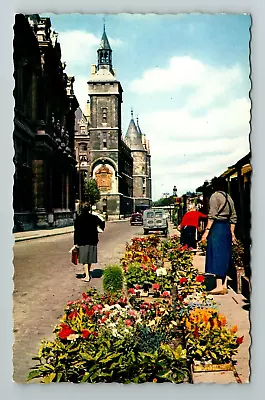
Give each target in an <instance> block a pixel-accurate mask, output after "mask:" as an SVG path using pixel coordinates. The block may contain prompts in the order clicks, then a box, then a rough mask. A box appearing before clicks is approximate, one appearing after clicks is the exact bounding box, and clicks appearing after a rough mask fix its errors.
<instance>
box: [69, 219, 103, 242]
mask: <svg viewBox="0 0 265 400" xmlns="http://www.w3.org/2000/svg"><path fill="white" fill-rule="evenodd" d="M98 227H100V229H101V230H102V231H103V230H104V229H105V221H102V220H101V219H100V218H99V217H98V216H97V215H93V214H90V213H84V214H80V215H78V216H77V217H76V220H75V222H74V228H75V230H74V244H76V245H78V246H86V245H91V246H96V245H97V244H98Z"/></svg>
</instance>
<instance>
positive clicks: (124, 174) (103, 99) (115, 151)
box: [75, 27, 151, 218]
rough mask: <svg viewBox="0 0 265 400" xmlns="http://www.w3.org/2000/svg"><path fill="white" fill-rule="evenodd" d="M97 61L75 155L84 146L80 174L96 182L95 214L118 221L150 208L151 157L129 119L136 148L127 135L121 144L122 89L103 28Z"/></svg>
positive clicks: (76, 136) (80, 116) (76, 135)
mask: <svg viewBox="0 0 265 400" xmlns="http://www.w3.org/2000/svg"><path fill="white" fill-rule="evenodd" d="M97 55H98V63H97V65H92V69H91V77H90V79H89V81H88V94H89V100H88V103H87V106H88V110H86V114H87V116H86V118H87V133H86V135H85V136H86V138H85V136H84V135H83V136H82V135H81V134H80V131H78V129H76V133H75V138H76V149H78V148H79V146H80V143H81V142H83V143H85V142H86V143H87V146H88V150H87V157H88V160H89V161H88V164H87V165H84V166H83V170H84V172H83V174H85V175H86V176H90V177H93V178H94V179H96V181H97V184H98V187H99V189H100V192H101V200H100V202H99V203H98V204H97V207H98V209H100V210H102V211H103V212H106V213H107V214H108V216H109V217H110V218H112V217H115V218H117V217H123V216H128V215H130V214H131V213H132V212H133V211H135V210H137V209H143V208H148V207H149V206H150V205H151V155H150V148H149V142H148V141H147V140H146V137H145V135H142V133H141V130H140V127H139V124H138V122H137V124H138V126H137V127H136V125H135V123H134V121H133V118H132V121H131V123H130V126H129V129H128V131H132V136H133V135H134V136H135V135H137V140H136V141H139V146H138V147H139V148H138V147H137V144H136V143H135V141H134V140H132V141H131V139H130V135H128V134H127V135H126V138H125V139H124V138H123V137H122V131H121V106H122V93H123V89H122V86H121V83H120V82H119V81H118V79H117V78H116V73H115V70H114V69H113V65H112V49H111V47H110V44H109V41H108V38H107V35H106V31H105V27H104V31H103V35H102V39H101V43H100V47H99V49H98V50H97ZM76 117H77V122H76V124H77V125H78V124H79V125H80V124H81V125H82V121H84V118H85V116H84V115H83V116H82V115H81V114H80V112H77V113H76ZM77 125H76V126H77ZM137 143H138V142H137ZM135 145H136V147H135ZM76 154H77V158H76V160H77V171H78V176H80V172H81V175H82V163H81V162H79V156H78V152H76ZM80 154H81V153H80ZM85 170H86V171H85ZM82 176H84V175H82ZM78 179H79V178H78ZM82 179H83V178H80V179H79V183H80V182H82ZM81 196H82V193H81ZM79 197H80V196H79Z"/></svg>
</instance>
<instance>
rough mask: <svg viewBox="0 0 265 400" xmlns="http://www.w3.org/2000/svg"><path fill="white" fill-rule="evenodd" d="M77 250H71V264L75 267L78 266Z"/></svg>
mask: <svg viewBox="0 0 265 400" xmlns="http://www.w3.org/2000/svg"><path fill="white" fill-rule="evenodd" d="M78 253H79V252H78V249H77V248H76V247H75V248H74V249H73V250H72V263H73V264H74V265H77V264H78Z"/></svg>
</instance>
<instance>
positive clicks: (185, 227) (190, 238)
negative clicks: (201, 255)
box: [179, 205, 207, 249]
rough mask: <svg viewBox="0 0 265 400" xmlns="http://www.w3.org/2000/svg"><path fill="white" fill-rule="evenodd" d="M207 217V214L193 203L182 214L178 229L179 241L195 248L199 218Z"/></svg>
mask: <svg viewBox="0 0 265 400" xmlns="http://www.w3.org/2000/svg"><path fill="white" fill-rule="evenodd" d="M204 218H207V215H205V214H203V213H201V212H200V211H198V210H197V209H196V207H195V205H192V206H191V207H190V208H189V211H188V212H186V214H184V216H183V218H182V221H181V224H180V226H179V229H180V243H181V244H182V245H184V246H185V245H187V246H188V247H189V248H192V249H196V248H197V232H198V229H199V221H200V219H204Z"/></svg>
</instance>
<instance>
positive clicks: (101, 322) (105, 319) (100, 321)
mask: <svg viewBox="0 0 265 400" xmlns="http://www.w3.org/2000/svg"><path fill="white" fill-rule="evenodd" d="M107 319H108V318H107V317H103V318H101V319H99V320H98V322H99V323H100V324H104V322H105V321H107Z"/></svg>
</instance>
